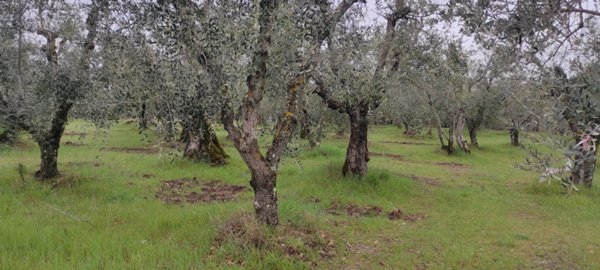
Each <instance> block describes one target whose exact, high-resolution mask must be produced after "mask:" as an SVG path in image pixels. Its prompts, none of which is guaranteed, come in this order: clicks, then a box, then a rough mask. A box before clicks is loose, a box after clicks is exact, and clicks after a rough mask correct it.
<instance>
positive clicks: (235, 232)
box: [209, 214, 336, 266]
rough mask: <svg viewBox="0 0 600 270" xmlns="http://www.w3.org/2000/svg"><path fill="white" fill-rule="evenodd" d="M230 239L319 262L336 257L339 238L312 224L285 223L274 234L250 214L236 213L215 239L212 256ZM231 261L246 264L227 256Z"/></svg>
mask: <svg viewBox="0 0 600 270" xmlns="http://www.w3.org/2000/svg"><path fill="white" fill-rule="evenodd" d="M227 243H230V244H234V246H236V247H244V248H252V249H257V250H259V251H260V252H261V253H266V252H268V253H273V252H277V253H281V254H283V255H284V256H286V257H290V258H294V259H297V260H300V261H304V262H311V263H312V264H313V265H317V264H318V262H319V261H321V260H323V259H329V258H332V257H334V256H335V255H336V254H335V248H336V242H335V240H334V238H333V236H332V235H330V234H328V233H326V232H324V231H321V230H317V229H315V228H312V227H305V226H299V225H295V224H288V223H283V224H280V225H279V226H277V228H276V231H275V233H274V234H265V231H264V227H263V226H262V225H260V224H258V222H257V221H256V219H255V218H254V217H253V215H251V214H244V215H241V216H236V217H234V218H232V219H230V220H229V221H227V222H225V224H224V225H223V226H222V227H221V229H220V231H219V234H218V235H217V237H216V238H215V239H214V240H213V245H212V246H211V248H210V253H209V256H214V255H215V254H216V252H215V251H216V250H218V249H220V248H222V247H223V246H225V245H226V244H227ZM225 263H226V264H228V265H232V264H237V265H242V266H243V265H244V262H243V261H242V260H241V259H239V258H235V255H232V256H227V258H226V260H225Z"/></svg>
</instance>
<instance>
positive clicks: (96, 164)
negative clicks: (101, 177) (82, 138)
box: [65, 161, 102, 167]
mask: <svg viewBox="0 0 600 270" xmlns="http://www.w3.org/2000/svg"><path fill="white" fill-rule="evenodd" d="M65 165H67V166H69V167H81V166H94V167H100V166H102V163H101V162H91V161H69V162H67V163H66V164H65Z"/></svg>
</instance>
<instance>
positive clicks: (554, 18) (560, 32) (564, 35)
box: [450, 0, 600, 186]
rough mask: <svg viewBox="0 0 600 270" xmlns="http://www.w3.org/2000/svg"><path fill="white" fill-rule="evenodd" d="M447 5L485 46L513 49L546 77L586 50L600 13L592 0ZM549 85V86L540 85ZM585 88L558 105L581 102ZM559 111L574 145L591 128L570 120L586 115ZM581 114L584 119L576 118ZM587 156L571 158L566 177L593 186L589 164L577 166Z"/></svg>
mask: <svg viewBox="0 0 600 270" xmlns="http://www.w3.org/2000/svg"><path fill="white" fill-rule="evenodd" d="M450 7H451V9H450V11H451V12H450V14H451V15H458V16H459V17H460V18H461V19H462V20H463V22H464V23H465V26H466V27H465V29H466V30H467V32H469V33H472V34H474V35H475V36H476V39H477V40H478V41H479V42H480V44H482V45H483V46H485V47H495V46H506V47H511V48H513V50H514V51H515V52H516V53H517V55H518V56H519V58H520V59H521V60H523V61H524V62H525V63H529V64H532V65H534V66H535V67H537V68H538V73H541V74H542V76H544V77H549V76H552V74H553V73H561V72H555V70H556V69H554V68H553V66H554V65H560V63H561V62H562V61H563V59H565V58H567V59H573V58H578V57H577V55H585V50H586V46H587V45H588V44H594V43H597V41H598V35H597V32H596V31H595V29H594V27H595V24H596V23H595V22H596V20H597V19H598V17H600V11H598V7H597V6H596V5H594V4H593V3H591V2H586V1H580V0H567V1H536V2H533V3H530V2H525V1H516V0H515V1H502V2H494V1H462V0H459V1H452V2H451V3H450ZM590 41H591V42H590ZM582 47H583V48H582ZM586 61H589V59H587V60H586ZM557 77H559V78H560V77H562V78H563V79H561V80H562V81H565V76H564V75H558V76H557ZM545 85H546V84H545ZM546 86H547V85H546ZM559 88H560V87H559ZM549 89H553V87H548V88H546V89H540V90H541V91H544V90H545V91H547V90H549ZM567 92H570V91H567ZM584 92H585V91H574V92H570V93H571V94H569V95H565V97H567V96H570V97H567V98H562V99H561V100H560V101H561V104H558V106H556V107H557V108H577V107H579V106H580V105H579V104H578V100H581V99H583V98H584V97H585V94H583V93H584ZM550 94H553V93H550ZM577 94H581V95H582V96H579V97H575V96H574V95H577ZM561 115H562V117H563V118H564V119H565V120H566V122H568V123H569V128H570V129H571V131H572V132H573V134H574V135H575V142H574V144H575V145H578V144H580V143H581V142H582V141H585V140H586V138H587V137H586V136H588V135H589V133H587V132H583V131H582V130H589V129H591V128H592V127H591V126H590V127H588V128H585V129H581V128H580V127H578V128H575V126H576V125H573V124H572V123H575V122H576V123H583V122H586V120H588V119H587V118H586V117H584V116H582V115H581V114H579V115H577V114H568V113H567V114H565V113H562V114H561ZM579 116H581V117H583V118H576V117H579ZM574 117H575V118H574ZM587 124H596V123H594V122H590V123H587ZM593 139H597V137H593ZM589 155H592V156H594V159H595V152H592V153H591V154H590V153H581V155H579V156H580V157H584V156H586V157H587V156H589ZM586 160H587V158H586V159H579V160H575V163H574V164H575V165H574V166H575V167H576V168H578V169H574V170H573V171H572V175H571V176H570V177H571V178H572V179H573V182H574V183H586V185H587V186H591V181H592V180H591V179H592V177H593V168H592V166H588V165H581V166H580V165H579V164H586V163H588V162H587V161H586ZM589 163H590V164H591V162H589ZM582 170H583V171H584V172H583V173H582ZM587 183H589V184H587Z"/></svg>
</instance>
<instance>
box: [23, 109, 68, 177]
mask: <svg viewBox="0 0 600 270" xmlns="http://www.w3.org/2000/svg"><path fill="white" fill-rule="evenodd" d="M59 102H61V104H59V107H58V110H57V111H56V112H55V114H54V117H53V119H52V122H51V124H52V126H51V127H50V129H49V130H47V131H45V132H39V133H37V132H32V135H33V137H34V138H35V140H36V142H37V143H38V145H39V147H40V157H41V162H40V169H39V170H38V171H37V172H36V173H35V177H36V178H38V179H40V180H48V179H51V178H54V177H57V176H59V174H60V173H59V171H58V149H59V147H60V140H61V138H62V135H63V133H64V131H65V127H66V125H67V122H68V116H69V111H70V110H71V107H73V103H71V102H70V101H69V100H59Z"/></svg>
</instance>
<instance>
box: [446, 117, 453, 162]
mask: <svg viewBox="0 0 600 270" xmlns="http://www.w3.org/2000/svg"><path fill="white" fill-rule="evenodd" d="M445 150H446V152H447V153H448V154H449V155H451V154H453V153H454V123H452V124H451V125H450V127H449V128H448V144H447V145H446V149H445Z"/></svg>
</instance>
